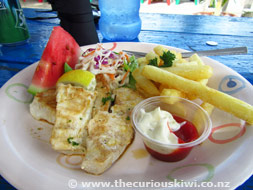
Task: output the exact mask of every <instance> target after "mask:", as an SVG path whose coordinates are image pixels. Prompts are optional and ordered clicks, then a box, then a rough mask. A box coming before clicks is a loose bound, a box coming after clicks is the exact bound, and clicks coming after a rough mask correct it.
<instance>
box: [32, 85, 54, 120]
mask: <svg viewBox="0 0 253 190" xmlns="http://www.w3.org/2000/svg"><path fill="white" fill-rule="evenodd" d="M55 110H56V89H55V88H52V89H49V90H47V91H45V92H40V93H37V94H36V96H34V99H33V102H32V103H31V104H30V113H31V115H32V116H33V117H34V118H35V119H37V120H42V121H47V122H48V123H50V124H54V123H55V112H56V111H55Z"/></svg>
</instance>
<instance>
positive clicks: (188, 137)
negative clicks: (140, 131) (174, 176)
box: [144, 115, 199, 162]
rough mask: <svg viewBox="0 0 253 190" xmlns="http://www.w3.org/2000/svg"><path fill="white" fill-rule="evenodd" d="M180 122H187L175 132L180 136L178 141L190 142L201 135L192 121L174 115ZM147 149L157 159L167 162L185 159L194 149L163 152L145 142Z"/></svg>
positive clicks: (181, 142)
mask: <svg viewBox="0 0 253 190" xmlns="http://www.w3.org/2000/svg"><path fill="white" fill-rule="evenodd" d="M173 117H174V119H175V120H176V121H177V122H178V123H182V122H186V123H185V124H184V125H182V126H181V128H180V129H179V130H178V131H175V132H173V133H174V134H175V135H176V136H177V137H178V143H179V144H183V143H188V142H192V141H194V140H196V139H197V138H198V137H199V134H198V131H197V129H196V127H195V126H194V125H193V124H192V123H191V122H190V121H187V120H185V119H183V118H181V117H178V116H175V115H173ZM144 145H145V147H146V149H147V151H148V152H149V153H150V154H151V155H152V156H153V157H154V158H156V159H158V160H162V161H166V162H177V161H180V160H182V159H184V158H185V157H186V156H187V155H188V154H189V153H190V151H191V150H192V148H193V147H187V148H177V149H175V150H174V151H173V152H172V153H170V154H161V153H159V152H156V151H155V150H153V149H151V148H150V147H148V146H147V145H146V144H145V143H144Z"/></svg>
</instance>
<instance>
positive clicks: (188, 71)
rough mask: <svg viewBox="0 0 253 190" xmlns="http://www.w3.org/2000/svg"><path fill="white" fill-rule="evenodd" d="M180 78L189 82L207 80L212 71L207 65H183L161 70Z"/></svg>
mask: <svg viewBox="0 0 253 190" xmlns="http://www.w3.org/2000/svg"><path fill="white" fill-rule="evenodd" d="M163 69H164V70H166V71H169V72H172V73H174V74H176V75H179V76H181V77H184V78H187V79H191V80H196V81H197V80H201V79H208V78H210V77H211V76H212V75H213V69H212V67H210V66H209V65H185V66H178V67H166V68H163Z"/></svg>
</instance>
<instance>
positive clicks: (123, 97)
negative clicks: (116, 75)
mask: <svg viewBox="0 0 253 190" xmlns="http://www.w3.org/2000/svg"><path fill="white" fill-rule="evenodd" d="M114 94H115V96H116V98H115V105H114V106H112V107H111V110H112V112H113V113H117V114H119V115H126V116H125V117H130V115H131V111H132V109H133V108H134V106H136V105H137V104H138V103H139V102H141V101H142V100H143V97H142V95H141V94H140V93H138V92H137V91H134V90H132V89H130V88H118V89H115V90H114Z"/></svg>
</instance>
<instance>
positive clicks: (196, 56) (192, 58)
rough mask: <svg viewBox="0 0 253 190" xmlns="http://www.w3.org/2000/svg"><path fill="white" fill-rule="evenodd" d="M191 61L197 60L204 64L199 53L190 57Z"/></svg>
mask: <svg viewBox="0 0 253 190" xmlns="http://www.w3.org/2000/svg"><path fill="white" fill-rule="evenodd" d="M189 60H190V61H196V62H197V63H198V64H199V65H204V62H203V61H202V59H200V57H199V56H198V54H196V53H195V54H193V55H192V56H191V57H190V58H189Z"/></svg>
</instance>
